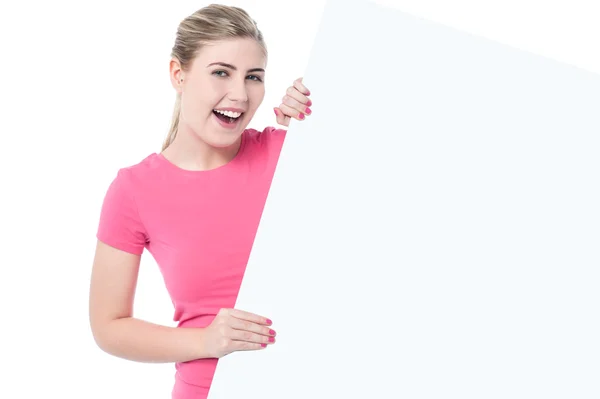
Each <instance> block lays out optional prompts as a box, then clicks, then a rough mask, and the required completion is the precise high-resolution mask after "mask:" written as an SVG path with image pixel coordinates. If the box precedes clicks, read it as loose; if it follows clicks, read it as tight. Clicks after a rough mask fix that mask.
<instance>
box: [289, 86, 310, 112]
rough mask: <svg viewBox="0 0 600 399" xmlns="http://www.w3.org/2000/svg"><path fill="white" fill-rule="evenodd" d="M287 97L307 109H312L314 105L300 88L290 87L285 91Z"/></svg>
mask: <svg viewBox="0 0 600 399" xmlns="http://www.w3.org/2000/svg"><path fill="white" fill-rule="evenodd" d="M285 95H286V96H289V97H291V98H293V99H294V100H296V101H298V103H300V104H303V105H305V106H307V107H310V106H311V105H312V101H310V99H309V98H308V97H307V96H306V95H304V94H303V93H302V92H301V91H299V90H298V88H297V87H295V86H290V87H288V88H287V90H286V91H285Z"/></svg>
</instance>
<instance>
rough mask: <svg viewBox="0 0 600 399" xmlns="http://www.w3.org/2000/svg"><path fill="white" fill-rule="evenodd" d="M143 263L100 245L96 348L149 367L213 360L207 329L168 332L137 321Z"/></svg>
mask: <svg viewBox="0 0 600 399" xmlns="http://www.w3.org/2000/svg"><path fill="white" fill-rule="evenodd" d="M140 259H141V256H139V255H133V254H130V253H127V252H124V251H121V250H119V249H116V248H113V247H111V246H109V245H106V244H104V243H103V242H101V241H98V243H97V246H96V254H95V257H94V264H93V268H92V276H91V285H90V298H89V315H90V326H91V328H92V334H93V336H94V340H95V341H96V344H97V345H98V346H99V347H100V348H101V349H102V350H103V351H105V352H107V353H109V354H111V355H114V356H117V357H120V358H124V359H128V360H132V361H138V362H145V363H170V362H185V361H190V360H194V359H199V358H204V357H209V356H208V354H207V353H203V352H205V351H203V349H202V348H203V347H205V345H203V341H204V331H203V329H198V328H175V327H167V326H161V325H157V324H153V323H150V322H147V321H144V320H140V319H136V318H133V315H132V314H133V301H134V296H135V289H136V285H137V279H138V271H139V266H140Z"/></svg>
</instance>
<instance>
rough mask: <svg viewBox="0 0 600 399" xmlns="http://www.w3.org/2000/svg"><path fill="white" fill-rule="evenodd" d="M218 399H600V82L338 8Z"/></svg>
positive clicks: (327, 22)
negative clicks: (256, 321) (261, 321)
mask: <svg viewBox="0 0 600 399" xmlns="http://www.w3.org/2000/svg"><path fill="white" fill-rule="evenodd" d="M322 18H323V19H322V23H321V26H320V29H319V31H318V34H317V37H316V40H315V43H314V47H313V50H312V53H311V57H310V60H309V64H308V69H307V71H306V74H305V79H304V81H305V83H306V84H307V86H308V87H309V88H310V89H311V91H312V93H313V94H312V96H311V98H312V100H313V102H314V114H313V115H311V116H310V117H309V118H308V119H307V120H306V121H303V122H301V123H296V122H293V123H292V125H291V127H290V129H289V132H288V137H287V139H286V143H285V145H284V148H283V151H282V154H281V158H280V161H279V165H278V169H277V172H276V175H275V178H274V180H273V184H272V186H271V191H270V194H269V198H268V200H267V203H266V207H265V211H264V214H263V217H262V219H261V224H260V227H259V230H258V233H257V237H256V241H255V244H254V247H253V249H252V254H251V257H250V261H249V264H248V268H247V272H246V275H245V277H244V281H243V283H242V286H241V291H240V294H239V297H238V301H237V304H236V307H237V308H240V309H244V310H247V311H251V312H255V313H259V314H262V315H265V316H267V317H270V318H272V319H273V321H274V328H275V329H276V330H277V333H278V342H277V343H276V344H275V345H273V346H271V347H269V348H267V349H265V350H263V351H258V352H243V353H234V354H231V355H229V356H226V357H225V358H223V359H221V360H220V362H219V366H218V368H217V371H216V374H215V377H214V380H213V385H212V388H211V392H210V398H211V399H230V398H256V399H271V398H272V399H284V398H285V399H295V398H298V399H300V398H302V399H306V398H311V399H317V398H327V399H331V398H344V399H350V398H361V399H364V398H402V399H417V398H419V399H422V398H435V399H442V398H444V399H445V398H460V399H467V398H476V399H482V398H485V399H492V398H502V399H506V398H510V399H517V398H527V399H532V398H544V399H550V398H569V399H570V398H578V399H584V398H599V397H600V289H599V287H600V271H599V269H600V113H599V111H600V77H599V76H598V75H595V74H592V73H590V72H586V71H584V70H581V69H578V68H576V67H573V66H568V65H564V64H561V63H559V62H556V61H553V60H550V59H546V58H544V57H541V56H537V55H534V54H530V53H527V52H524V51H520V50H516V49H513V48H510V47H508V46H505V45H502V44H499V43H496V42H493V41H489V40H485V39H482V38H479V37H475V36H473V35H470V34H466V33H463V32H460V31H458V30H454V29H450V28H448V27H444V26H441V25H438V24H435V23H431V22H428V21H426V20H422V19H419V18H416V17H413V16H410V15H407V14H404V13H402V12H399V11H397V10H394V9H390V8H385V7H382V6H378V5H375V4H372V3H369V2H365V1H347V0H343V1H341V0H336V1H330V2H329V3H328V4H327V6H326V8H325V10H324V14H323V17H322Z"/></svg>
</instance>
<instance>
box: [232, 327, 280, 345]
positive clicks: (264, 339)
mask: <svg viewBox="0 0 600 399" xmlns="http://www.w3.org/2000/svg"><path fill="white" fill-rule="evenodd" d="M230 339H231V340H233V341H244V342H252V343H255V344H272V343H275V337H274V336H267V335H262V334H256V333H253V332H250V331H243V330H232V331H231V332H230Z"/></svg>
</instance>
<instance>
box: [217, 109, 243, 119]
mask: <svg viewBox="0 0 600 399" xmlns="http://www.w3.org/2000/svg"><path fill="white" fill-rule="evenodd" d="M215 112H218V113H220V114H222V115H225V116H228V117H230V118H234V119H236V118H239V117H240V115H241V113H240V112H233V111H221V110H218V109H215Z"/></svg>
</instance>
